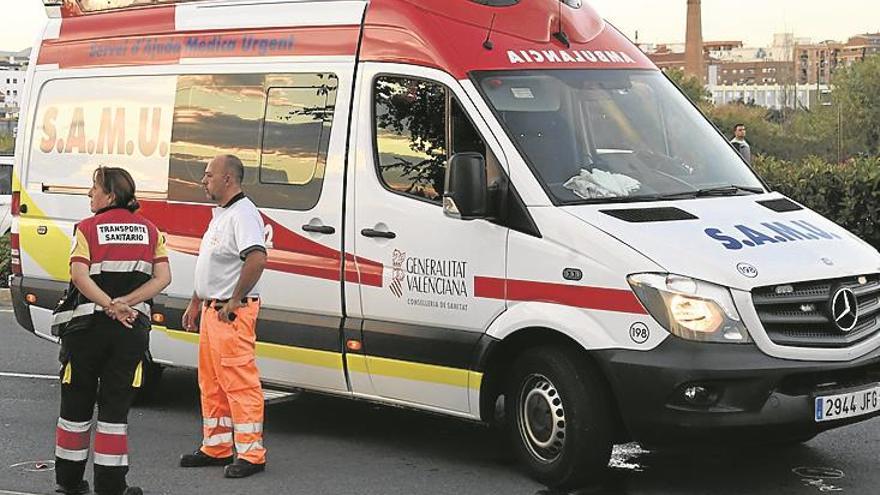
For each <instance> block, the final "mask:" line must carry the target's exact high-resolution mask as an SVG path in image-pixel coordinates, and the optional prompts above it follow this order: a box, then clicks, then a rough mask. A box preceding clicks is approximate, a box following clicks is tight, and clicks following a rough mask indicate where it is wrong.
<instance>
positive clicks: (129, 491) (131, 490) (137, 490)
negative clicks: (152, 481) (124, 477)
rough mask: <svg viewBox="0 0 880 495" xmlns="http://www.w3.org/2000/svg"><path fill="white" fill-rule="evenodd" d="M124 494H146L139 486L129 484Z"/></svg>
mask: <svg viewBox="0 0 880 495" xmlns="http://www.w3.org/2000/svg"><path fill="white" fill-rule="evenodd" d="M122 495H144V491H143V490H141V487H139V486H129V487H126V488H125V491H124V492H122Z"/></svg>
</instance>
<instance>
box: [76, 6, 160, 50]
mask: <svg viewBox="0 0 880 495" xmlns="http://www.w3.org/2000/svg"><path fill="white" fill-rule="evenodd" d="M174 18H175V14H174V6H173V5H170V6H162V7H152V8H149V9H132V10H124V11H118V12H107V13H103V14H90V15H84V16H80V17H66V18H63V19H62V21H61V33H60V39H61V40H62V41H81V40H88V39H97V38H114V37H122V36H136V35H138V34H141V33H151V34H166V33H173V32H174V31H175V29H176V26H177V25H176V22H175V19H174Z"/></svg>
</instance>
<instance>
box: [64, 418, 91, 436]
mask: <svg viewBox="0 0 880 495" xmlns="http://www.w3.org/2000/svg"><path fill="white" fill-rule="evenodd" d="M58 427H59V428H61V429H62V430H64V431H69V432H71V433H85V432H87V431H89V430H90V429H91V428H92V422H91V421H83V422H76V421H68V420H66V419H64V418H58Z"/></svg>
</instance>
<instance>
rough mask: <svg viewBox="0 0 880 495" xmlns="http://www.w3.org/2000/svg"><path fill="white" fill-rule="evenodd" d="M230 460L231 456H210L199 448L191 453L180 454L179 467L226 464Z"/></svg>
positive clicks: (230, 461)
mask: <svg viewBox="0 0 880 495" xmlns="http://www.w3.org/2000/svg"><path fill="white" fill-rule="evenodd" d="M232 461H233V458H232V456H229V457H211V456H209V455H208V454H206V453H204V452H202V451H201V449H199V450H196V451H195V452H193V453H192V454H183V455H182V456H180V467H185V468H189V467H206V466H225V465H227V464H232Z"/></svg>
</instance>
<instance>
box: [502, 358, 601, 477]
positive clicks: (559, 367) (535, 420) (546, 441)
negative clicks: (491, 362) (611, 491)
mask: <svg viewBox="0 0 880 495" xmlns="http://www.w3.org/2000/svg"><path fill="white" fill-rule="evenodd" d="M505 405H506V409H507V412H506V416H507V419H508V422H507V424H508V429H509V435H510V438H511V440H512V441H513V444H514V448H515V451H516V453H517V457H518V458H519V460H520V461H521V462H522V463H523V464H525V466H526V468H527V469H528V470H529V473H530V474H531V475H532V476H533V477H535V479H537V480H538V481H540V482H542V483H544V484H546V485H548V486H551V487H559V488H574V487H579V486H582V485H584V484H586V483H588V482H590V481H597V480H598V479H599V478H601V477H602V475H604V473H605V472H606V468H607V466H608V460H609V458H610V456H611V446H612V445H611V441H612V440H611V439H612V438H613V436H612V435H613V432H612V431H611V430H612V424H613V423H612V421H611V412H610V411H611V407H610V403H609V397H608V393H607V391H606V388H605V386H604V383H603V382H602V380H601V379H600V378H599V376H598V371H597V370H595V368H594V367H593V366H591V365H590V363H588V362H587V360H586V358H585V357H584V356H583V355H581V354H579V353H577V352H574V351H572V350H569V349H565V348H562V347H541V348H537V349H533V350H530V351H527V352H526V353H524V354H523V355H521V356H520V357H519V358H517V360H516V361H515V362H514V365H513V368H512V374H511V376H510V379H509V381H508V386H507V391H506V399H505Z"/></svg>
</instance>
